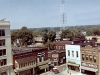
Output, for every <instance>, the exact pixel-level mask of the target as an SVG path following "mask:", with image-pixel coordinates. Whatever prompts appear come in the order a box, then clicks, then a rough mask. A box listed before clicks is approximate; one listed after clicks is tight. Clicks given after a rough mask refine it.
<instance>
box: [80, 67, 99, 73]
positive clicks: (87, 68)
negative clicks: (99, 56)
mask: <svg viewBox="0 0 100 75" xmlns="http://www.w3.org/2000/svg"><path fill="white" fill-rule="evenodd" d="M81 69H84V70H88V71H92V72H97V71H98V69H94V68H89V67H84V66H81Z"/></svg>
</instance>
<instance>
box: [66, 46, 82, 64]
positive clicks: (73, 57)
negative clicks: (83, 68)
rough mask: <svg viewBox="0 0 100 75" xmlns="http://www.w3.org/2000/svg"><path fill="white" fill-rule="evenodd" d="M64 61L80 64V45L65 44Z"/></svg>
mask: <svg viewBox="0 0 100 75" xmlns="http://www.w3.org/2000/svg"><path fill="white" fill-rule="evenodd" d="M66 63H67V64H68V63H75V64H78V65H80V64H81V58H80V45H66Z"/></svg>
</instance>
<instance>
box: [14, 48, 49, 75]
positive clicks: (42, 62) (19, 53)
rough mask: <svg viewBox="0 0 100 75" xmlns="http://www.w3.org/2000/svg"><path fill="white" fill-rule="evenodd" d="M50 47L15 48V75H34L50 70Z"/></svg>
mask: <svg viewBox="0 0 100 75" xmlns="http://www.w3.org/2000/svg"><path fill="white" fill-rule="evenodd" d="M47 51H48V48H39V47H38V48H36V47H22V48H14V49H13V64H14V66H13V68H14V72H15V75H33V74H38V73H42V72H45V71H47V70H48V67H49V66H48V54H47Z"/></svg>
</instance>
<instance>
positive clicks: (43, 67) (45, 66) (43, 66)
mask: <svg viewBox="0 0 100 75" xmlns="http://www.w3.org/2000/svg"><path fill="white" fill-rule="evenodd" d="M48 67H49V66H48V64H45V65H41V66H39V68H40V70H42V69H45V68H48Z"/></svg>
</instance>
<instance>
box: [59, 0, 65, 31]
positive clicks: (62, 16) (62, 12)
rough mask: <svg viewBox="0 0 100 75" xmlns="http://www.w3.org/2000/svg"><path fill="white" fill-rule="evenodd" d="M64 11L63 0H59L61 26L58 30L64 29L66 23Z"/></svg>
mask: <svg viewBox="0 0 100 75" xmlns="http://www.w3.org/2000/svg"><path fill="white" fill-rule="evenodd" d="M65 16H66V13H65V0H61V27H60V30H62V29H65V25H66V20H65V19H66V17H65Z"/></svg>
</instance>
